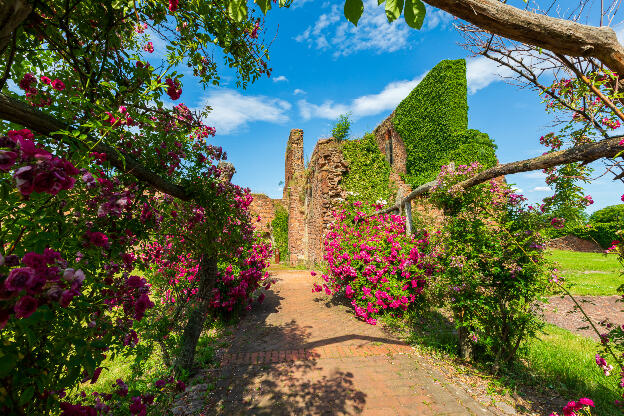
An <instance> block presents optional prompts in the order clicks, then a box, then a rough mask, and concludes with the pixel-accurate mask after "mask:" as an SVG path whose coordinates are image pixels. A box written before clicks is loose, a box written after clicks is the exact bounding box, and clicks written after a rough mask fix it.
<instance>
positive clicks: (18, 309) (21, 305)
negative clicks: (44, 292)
mask: <svg viewBox="0 0 624 416" xmlns="http://www.w3.org/2000/svg"><path fill="white" fill-rule="evenodd" d="M13 310H14V311H15V316H17V317H18V318H28V317H29V316H30V315H32V314H33V313H35V311H36V310H37V299H35V298H33V297H32V296H29V295H26V296H24V297H22V298H21V299H20V300H18V301H17V303H16V304H15V307H14V309H13Z"/></svg>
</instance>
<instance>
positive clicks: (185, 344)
mask: <svg viewBox="0 0 624 416" xmlns="http://www.w3.org/2000/svg"><path fill="white" fill-rule="evenodd" d="M216 280H217V258H216V257H215V256H209V255H204V256H203V257H202V259H201V261H200V263H199V291H198V293H197V304H196V306H195V307H194V309H193V310H192V311H191V312H190V314H189V319H188V322H187V323H186V328H184V334H183V335H182V346H181V347H180V353H179V355H178V359H177V360H176V372H177V373H180V371H187V372H190V371H191V369H192V368H193V362H194V360H195V348H196V347H197V341H199V336H200V335H201V332H202V330H203V329H204V322H205V321H206V315H207V314H208V311H209V299H210V298H209V296H210V293H211V292H212V288H213V287H214V286H215V283H216Z"/></svg>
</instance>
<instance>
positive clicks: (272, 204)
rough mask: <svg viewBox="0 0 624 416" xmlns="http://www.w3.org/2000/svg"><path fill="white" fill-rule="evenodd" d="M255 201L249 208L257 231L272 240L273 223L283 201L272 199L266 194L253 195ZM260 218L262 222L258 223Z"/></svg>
mask: <svg viewBox="0 0 624 416" xmlns="http://www.w3.org/2000/svg"><path fill="white" fill-rule="evenodd" d="M251 196H252V197H253V201H251V205H250V206H249V210H250V211H251V213H252V215H253V217H252V220H253V221H254V225H255V227H256V230H257V231H259V232H260V233H261V234H262V236H263V237H267V238H270V237H271V234H272V228H271V222H273V219H274V218H275V209H276V208H277V206H278V205H281V204H282V200H281V199H271V198H269V197H268V196H266V195H264V194H252V195H251ZM258 218H260V221H258Z"/></svg>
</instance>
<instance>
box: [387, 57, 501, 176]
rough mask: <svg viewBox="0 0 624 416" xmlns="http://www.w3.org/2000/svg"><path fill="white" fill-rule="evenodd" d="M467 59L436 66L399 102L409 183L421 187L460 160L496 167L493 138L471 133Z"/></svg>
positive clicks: (398, 116) (398, 120) (396, 120)
mask: <svg viewBox="0 0 624 416" xmlns="http://www.w3.org/2000/svg"><path fill="white" fill-rule="evenodd" d="M467 91H468V89H467V82H466V61H465V60H463V59H459V60H445V61H442V62H440V63H439V64H438V65H436V66H435V67H434V68H433V69H432V70H431V71H429V73H428V74H427V75H426V76H425V78H424V79H423V80H422V81H421V82H420V83H419V84H418V85H417V86H416V88H414V90H412V92H411V93H410V94H409V95H408V96H407V97H406V98H405V99H404V100H403V101H402V102H401V103H400V104H399V106H398V107H397V109H396V112H395V116H394V117H393V119H392V122H393V124H394V126H395V129H396V131H397V132H398V133H399V135H400V136H401V139H402V140H403V142H404V143H405V148H406V152H407V160H406V171H407V172H406V178H405V179H406V181H407V182H409V183H410V184H412V185H413V186H419V185H422V184H424V183H426V182H429V181H432V180H433V179H435V178H436V176H437V174H438V172H439V171H440V167H441V166H442V165H445V164H448V163H449V162H451V161H455V162H456V164H468V163H471V162H475V161H478V162H480V163H481V164H482V165H484V166H486V167H491V166H493V165H495V164H496V163H497V162H496V154H495V152H494V149H495V145H494V143H493V142H492V141H491V140H490V138H489V137H488V135H487V134H485V133H481V132H479V131H477V130H468V101H467V95H468V92H467Z"/></svg>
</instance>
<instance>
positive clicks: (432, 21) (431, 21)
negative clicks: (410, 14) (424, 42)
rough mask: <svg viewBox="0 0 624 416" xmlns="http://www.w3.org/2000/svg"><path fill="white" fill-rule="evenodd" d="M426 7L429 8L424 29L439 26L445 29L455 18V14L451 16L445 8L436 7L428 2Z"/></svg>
mask: <svg viewBox="0 0 624 416" xmlns="http://www.w3.org/2000/svg"><path fill="white" fill-rule="evenodd" d="M425 7H426V9H427V13H426V14H425V21H424V23H423V26H424V27H423V29H424V30H433V29H435V28H437V27H439V28H440V29H445V28H447V27H448V25H449V23H451V21H452V20H453V16H451V15H450V14H448V13H447V12H445V11H444V10H440V9H434V8H433V7H430V6H429V5H428V4H426V5H425ZM421 30H422V29H421Z"/></svg>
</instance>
